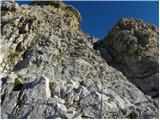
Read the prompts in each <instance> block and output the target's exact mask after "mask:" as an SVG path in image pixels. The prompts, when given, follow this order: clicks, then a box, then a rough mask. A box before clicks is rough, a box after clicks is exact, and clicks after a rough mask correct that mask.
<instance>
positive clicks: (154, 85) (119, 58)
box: [94, 18, 159, 97]
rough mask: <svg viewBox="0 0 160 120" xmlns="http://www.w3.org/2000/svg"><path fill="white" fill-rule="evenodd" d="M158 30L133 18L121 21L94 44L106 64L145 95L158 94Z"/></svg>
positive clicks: (155, 95)
mask: <svg viewBox="0 0 160 120" xmlns="http://www.w3.org/2000/svg"><path fill="white" fill-rule="evenodd" d="M158 33H159V32H158V28H156V27H155V26H153V25H150V24H145V23H144V22H143V21H142V20H137V19H134V18H124V19H121V20H120V21H119V22H118V23H117V24H116V25H115V26H114V27H113V28H112V30H111V31H110V32H109V34H108V35H107V36H106V37H105V38H104V40H102V41H98V42H96V43H95V45H94V46H95V47H97V48H96V49H99V50H100V52H101V55H102V57H103V58H105V59H106V61H107V62H108V63H109V64H110V65H112V66H114V67H116V68H117V69H119V70H120V71H121V72H123V73H124V74H125V75H126V76H127V78H128V79H129V80H130V81H131V82H133V83H135V84H136V85H137V86H138V87H139V88H140V89H141V90H142V91H143V92H144V93H145V94H147V95H150V96H152V97H157V96H158V95H159V68H158V66H159V59H158V56H159V49H158V48H159V46H158V42H157V40H158Z"/></svg>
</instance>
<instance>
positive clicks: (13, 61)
mask: <svg viewBox="0 0 160 120" xmlns="http://www.w3.org/2000/svg"><path fill="white" fill-rule="evenodd" d="M1 10H2V16H1V21H2V22H1V23H2V24H1V34H2V41H1V56H2V59H1V62H0V65H1V69H0V70H1V76H0V77H1V83H2V87H1V91H2V92H1V105H2V106H1V107H2V111H1V117H2V118H32V119H33V118H50V119H52V118H64V119H65V118H158V107H157V104H158V103H157V99H158V98H156V99H155V98H152V97H151V96H149V95H146V94H145V93H143V92H142V91H141V89H139V88H138V87H136V85H134V84H133V83H132V82H130V80H128V79H127V77H128V76H127V75H126V76H127V77H126V76H125V75H123V73H122V72H120V71H119V70H117V69H116V68H114V67H112V65H108V63H109V64H110V62H108V63H107V62H106V59H104V58H103V56H102V54H101V50H99V49H98V50H99V51H98V50H95V48H94V47H96V48H100V47H101V44H99V42H98V46H97V42H96V43H95V44H96V45H95V44H94V41H96V39H95V38H93V37H90V36H88V35H86V34H85V33H84V32H83V31H82V30H81V29H80V27H79V26H80V22H81V20H82V18H81V16H80V14H79V12H78V11H77V10H76V9H75V8H73V7H72V6H66V5H65V4H63V3H62V2H53V1H52V2H33V3H32V4H31V5H18V4H17V3H14V2H3V3H1ZM113 42H114V39H113ZM101 48H103V47H101ZM105 55H106V54H105ZM107 56H111V54H107ZM107 59H108V57H107Z"/></svg>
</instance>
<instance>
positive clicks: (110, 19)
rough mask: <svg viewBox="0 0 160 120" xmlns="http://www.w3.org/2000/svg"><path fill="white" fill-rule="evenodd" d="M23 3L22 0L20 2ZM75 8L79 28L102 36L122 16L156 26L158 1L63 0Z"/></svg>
mask: <svg viewBox="0 0 160 120" xmlns="http://www.w3.org/2000/svg"><path fill="white" fill-rule="evenodd" d="M21 3H24V2H21ZM65 3H66V4H70V5H72V6H74V7H75V8H77V9H78V10H79V11H80V13H81V16H82V18H83V22H82V23H81V28H82V29H83V30H84V31H85V32H87V33H89V34H90V35H91V36H95V37H98V38H103V37H104V36H105V35H106V34H107V32H108V31H109V30H110V29H111V28H112V26H113V25H114V24H115V23H116V22H117V21H118V20H119V19H120V18H123V17H135V18H140V19H142V20H144V21H145V22H146V23H151V24H154V25H156V26H157V27H158V24H159V16H158V15H159V14H158V1H141V2H140V1H65Z"/></svg>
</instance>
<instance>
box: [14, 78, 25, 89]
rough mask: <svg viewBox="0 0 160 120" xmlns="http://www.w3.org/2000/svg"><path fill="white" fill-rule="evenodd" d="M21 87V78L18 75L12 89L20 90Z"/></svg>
mask: <svg viewBox="0 0 160 120" xmlns="http://www.w3.org/2000/svg"><path fill="white" fill-rule="evenodd" d="M22 87H23V83H22V80H21V79H20V78H19V77H16V78H15V81H14V85H13V91H20V90H21V89H22Z"/></svg>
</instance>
